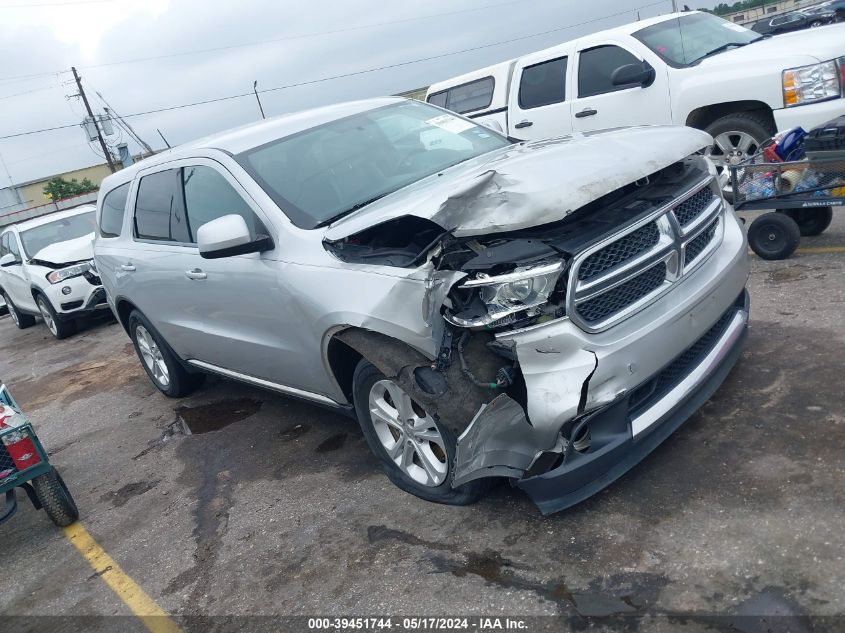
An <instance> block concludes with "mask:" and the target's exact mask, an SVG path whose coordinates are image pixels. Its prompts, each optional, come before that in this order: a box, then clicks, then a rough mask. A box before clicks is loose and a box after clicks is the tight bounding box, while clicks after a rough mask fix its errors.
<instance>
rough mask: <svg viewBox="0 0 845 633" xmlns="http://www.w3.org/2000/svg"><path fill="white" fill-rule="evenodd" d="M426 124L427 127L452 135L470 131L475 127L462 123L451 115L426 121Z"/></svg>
mask: <svg viewBox="0 0 845 633" xmlns="http://www.w3.org/2000/svg"><path fill="white" fill-rule="evenodd" d="M426 123H427V124H428V125H433V126H435V127H439V128H440V129H442V130H446V131H447V132H452V133H453V134H460V133H461V132H466V131H467V130H471V129H472V128H474V127H475V124H474V123H470V122H469V121H464V120H463V119H459V118H458V117H456V116H452V115H451V114H441V115H440V116H436V117H434V118H432V119H426Z"/></svg>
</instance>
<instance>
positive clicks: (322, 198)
mask: <svg viewBox="0 0 845 633" xmlns="http://www.w3.org/2000/svg"><path fill="white" fill-rule="evenodd" d="M509 143H510V142H509V141H508V140H507V139H506V138H505V137H503V136H501V135H500V134H497V133H496V132H493V131H492V130H490V129H488V128H486V127H482V126H480V125H476V124H474V123H471V122H469V121H466V120H464V119H462V118H460V117H457V116H454V115H452V114H449V113H446V112H444V111H443V110H440V109H438V108H434V107H432V106H429V105H427V104H424V103H420V102H417V101H406V102H402V103H396V104H391V105H388V106H384V107H381V108H377V109H374V110H368V111H367V112H362V113H361V114H355V115H352V116H349V117H346V118H343V119H339V120H337V121H332V122H330V123H326V124H324V125H320V126H318V127H315V128H311V129H309V130H305V131H304V132H300V133H298V134H294V135H292V136H288V137H286V138H282V139H279V140H278V141H273V142H271V143H268V144H266V145H263V146H261V147H258V148H255V149H251V150H247V151H246V152H243V153H242V154H240V155H239V156H238V157H237V159H238V162H240V164H241V165H242V166H243V167H244V169H246V170H247V171H248V172H249V173H250V175H251V176H252V177H253V178H255V180H256V181H257V182H258V184H259V185H261V187H262V188H263V189H264V190H265V191H266V192H267V194H268V195H269V196H270V197H271V198H273V200H274V201H275V202H276V204H278V205H279V207H280V208H281V209H282V210H283V211H284V212H285V213H286V214H287V215H288V217H289V218H290V219H291V221H292V222H293V223H294V224H295V225H296V226H298V227H300V228H304V229H313V228H316V227H318V226H321V225H325V224H328V223H329V222H331V221H332V220H334V219H336V218H338V217H341V216H343V215H346V214H347V213H351V212H352V211H354V210H355V209H357V208H360V207H362V206H364V205H365V204H367V203H369V202H372V201H374V200H376V199H378V198H381V197H383V196H385V195H387V194H389V193H392V192H394V191H396V190H398V189H401V188H402V187H405V186H406V185H409V184H411V183H413V182H416V181H418V180H421V179H423V178H425V177H427V176H430V175H432V174H436V173H437V172H439V171H442V170H444V169H446V168H448V167H451V166H453V165H456V164H458V163H460V162H463V161H465V160H469V159H471V158H475V157H476V156H480V155H481V154H485V153H487V152H490V151H493V150H495V149H498V148H500V147H505V146H507V145H509Z"/></svg>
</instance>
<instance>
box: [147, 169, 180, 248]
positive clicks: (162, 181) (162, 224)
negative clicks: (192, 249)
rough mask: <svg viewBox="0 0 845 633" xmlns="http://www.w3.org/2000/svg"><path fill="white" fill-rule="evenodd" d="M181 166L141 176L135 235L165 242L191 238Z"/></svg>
mask: <svg viewBox="0 0 845 633" xmlns="http://www.w3.org/2000/svg"><path fill="white" fill-rule="evenodd" d="M181 174H182V170H181V169H168V170H165V171H160V172H157V173H155V174H150V175H149V176H144V177H143V178H141V182H140V183H139V185H138V199H137V200H136V201H135V237H137V238H139V239H142V240H161V241H165V242H186V243H189V242H190V241H191V234H190V231H189V229H188V223H187V221H186V219H185V205H184V200H183V198H182V183H181V177H182V176H181Z"/></svg>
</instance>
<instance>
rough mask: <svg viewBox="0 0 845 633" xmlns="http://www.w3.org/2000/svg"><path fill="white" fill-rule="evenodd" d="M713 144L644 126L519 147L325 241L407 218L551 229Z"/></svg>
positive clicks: (439, 179) (400, 194) (340, 227)
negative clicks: (619, 190)
mask: <svg viewBox="0 0 845 633" xmlns="http://www.w3.org/2000/svg"><path fill="white" fill-rule="evenodd" d="M712 142H713V139H712V137H711V136H710V135H709V134H707V133H705V132H702V131H700V130H694V129H692V128H687V127H678V126H646V127H633V128H623V129H615V130H604V131H601V132H587V133H583V134H581V133H573V134H568V135H566V136H560V137H557V138H553V139H548V140H545V141H534V142H523V143H517V144H515V145H511V146H508V147H506V148H503V149H501V150H498V151H495V152H491V153H489V154H485V155H484V156H480V157H478V158H475V159H472V160H470V161H467V162H465V163H461V164H459V165H456V166H454V167H452V168H450V169H447V170H445V171H443V172H441V173H440V174H434V175H433V176H429V177H428V178H425V179H423V180H421V181H419V182H417V183H414V184H412V185H409V186H407V187H404V188H402V189H400V190H399V191H396V192H394V193H392V194H390V195H388V196H386V197H384V198H382V199H381V200H379V201H377V202H374V203H372V204H370V205H367V206H366V207H363V208H362V209H360V210H358V211H356V212H354V213H352V214H350V215H348V216H346V217H344V218H342V219H340V220H338V221H337V222H335V223H333V224H332V225H330V226H329V228H328V229H327V231H326V233H325V239H326V240H328V241H330V242H331V241H335V240H339V239H342V238H345V237H348V236H350V235H352V234H354V233H358V232H359V231H362V230H364V229H367V228H369V227H371V226H375V225H377V224H381V223H383V222H386V221H388V220H391V219H394V218H397V217H400V216H404V215H411V216H417V217H421V218H425V219H428V220H431V221H433V222H435V223H436V224H438V225H440V226H441V227H443V228H444V229H445V230H448V231H451V232H452V234H453V235H455V236H456V237H463V236H470V235H485V234H489V233H501V232H506V231H514V230H518V229H523V228H528V227H532V226H539V225H541V224H548V223H549V222H555V221H558V220H561V219H563V218H564V217H566V216H567V215H569V214H570V213H572V212H574V211H576V210H578V209H580V208H581V207H583V206H584V205H586V204H588V203H590V202H592V201H593V200H596V199H597V198H600V197H601V196H603V195H605V194H608V193H610V192H612V191H614V190H616V189H619V188H620V187H623V186H624V185H627V184H630V183H632V182H634V181H636V180H639V179H641V178H644V177H646V176H648V175H649V174H652V173H654V172H656V171H658V170H660V169H662V168H664V167H666V166H668V165H671V164H672V163H674V162H677V161H679V160H681V159H683V158H685V157H687V156H689V155H690V154H692V153H694V152H696V151H698V150H700V149H702V148H703V147H706V146H708V145H710V144H712Z"/></svg>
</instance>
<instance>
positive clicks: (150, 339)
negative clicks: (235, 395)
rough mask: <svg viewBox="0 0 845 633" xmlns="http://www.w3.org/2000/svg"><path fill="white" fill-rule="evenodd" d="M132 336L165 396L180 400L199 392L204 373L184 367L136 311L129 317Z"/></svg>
mask: <svg viewBox="0 0 845 633" xmlns="http://www.w3.org/2000/svg"><path fill="white" fill-rule="evenodd" d="M129 336H130V338H131V339H132V344H133V345H134V346H135V353H136V354H138V359H139V360H140V361H141V366H142V367H143V368H144V371H145V372H147V376H148V377H149V379H150V380H151V381H152V383H153V384H154V385H155V386H156V388H157V389H158V390H159V391H161V393H163V394H164V395H165V396H168V397H169V398H181V397H183V396H187V395H188V394H189V393H191V392H192V391H194V390H195V389H197V387H199V386H200V385H201V384H202V383H203V381H204V380H205V374H192V373H190V372H188V371H187V370H186V369H185V368H184V367H183V366H182V363H181V362H180V361H179V359H178V358H177V357H176V354H175V353H174V352H173V350H171V349H170V346H169V345H168V344H167V342H166V341H165V340H164V339H162V338H161V336H160V335H159V333H158V332H156V330H155V328H154V327H153V326H152V324H151V323H150V322H149V321H148V320H147V318H146V317H145V316H144V315H143V314H141V313H140V312H138V311H137V310H133V311H132V313H131V314H130V315H129Z"/></svg>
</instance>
